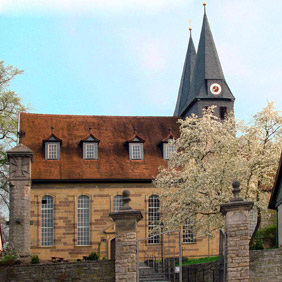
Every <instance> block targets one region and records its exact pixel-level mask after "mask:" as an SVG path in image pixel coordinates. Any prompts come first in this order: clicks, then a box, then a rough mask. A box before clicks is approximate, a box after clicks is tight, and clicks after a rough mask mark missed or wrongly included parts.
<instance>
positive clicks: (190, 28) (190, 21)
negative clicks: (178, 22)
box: [188, 20, 192, 31]
mask: <svg viewBox="0 0 282 282" xmlns="http://www.w3.org/2000/svg"><path fill="white" fill-rule="evenodd" d="M188 23H189V30H190V31H191V30H192V27H191V23H192V20H189V21H188Z"/></svg>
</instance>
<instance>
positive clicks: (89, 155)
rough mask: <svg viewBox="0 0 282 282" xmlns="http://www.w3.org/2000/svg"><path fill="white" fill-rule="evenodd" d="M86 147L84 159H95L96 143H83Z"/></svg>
mask: <svg viewBox="0 0 282 282" xmlns="http://www.w3.org/2000/svg"><path fill="white" fill-rule="evenodd" d="M85 149H86V159H97V158H98V157H97V156H98V154H97V149H98V146H97V144H96V143H90V144H85Z"/></svg>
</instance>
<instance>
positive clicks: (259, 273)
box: [250, 249, 282, 282]
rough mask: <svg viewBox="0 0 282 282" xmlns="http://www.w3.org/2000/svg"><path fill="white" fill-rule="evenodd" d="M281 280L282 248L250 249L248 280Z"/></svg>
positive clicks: (261, 281) (262, 281)
mask: <svg viewBox="0 0 282 282" xmlns="http://www.w3.org/2000/svg"><path fill="white" fill-rule="evenodd" d="M265 281H271V282H278V281H280V282H281V281H282V249H273V250H257V251H250V282H265Z"/></svg>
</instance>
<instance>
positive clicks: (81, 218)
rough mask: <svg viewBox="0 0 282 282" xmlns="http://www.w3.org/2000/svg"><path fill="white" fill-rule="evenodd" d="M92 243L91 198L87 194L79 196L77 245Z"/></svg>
mask: <svg viewBox="0 0 282 282" xmlns="http://www.w3.org/2000/svg"><path fill="white" fill-rule="evenodd" d="M89 245H90V199H89V197H88V196H87V195H80V196H79V197H78V198H77V246H89Z"/></svg>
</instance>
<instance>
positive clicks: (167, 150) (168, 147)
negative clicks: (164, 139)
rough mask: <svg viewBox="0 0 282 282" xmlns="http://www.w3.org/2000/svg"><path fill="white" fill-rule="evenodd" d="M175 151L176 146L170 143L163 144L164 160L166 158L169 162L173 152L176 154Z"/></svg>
mask: <svg viewBox="0 0 282 282" xmlns="http://www.w3.org/2000/svg"><path fill="white" fill-rule="evenodd" d="M175 150H176V146H175V144H170V142H168V143H163V158H164V160H169V159H170V155H171V154H172V153H173V152H175Z"/></svg>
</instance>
